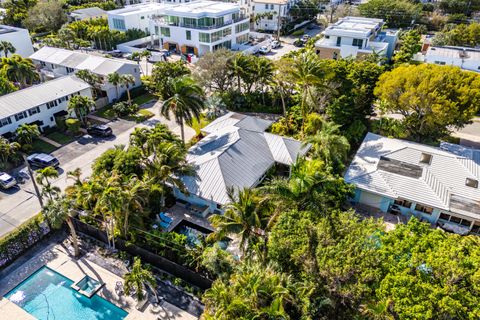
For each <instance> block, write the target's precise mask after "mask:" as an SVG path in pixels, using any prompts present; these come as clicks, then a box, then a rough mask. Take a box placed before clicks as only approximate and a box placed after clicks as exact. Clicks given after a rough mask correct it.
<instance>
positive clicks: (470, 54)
mask: <svg viewBox="0 0 480 320" xmlns="http://www.w3.org/2000/svg"><path fill="white" fill-rule="evenodd" d="M426 55H427V56H441V57H445V58H452V59H463V60H476V61H478V60H480V50H479V49H473V48H467V47H429V48H428V50H427V53H426Z"/></svg>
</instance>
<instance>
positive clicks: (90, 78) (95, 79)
mask: <svg viewBox="0 0 480 320" xmlns="http://www.w3.org/2000/svg"><path fill="white" fill-rule="evenodd" d="M75 75H76V76H77V77H78V78H80V79H82V80H83V81H85V82H86V83H88V84H89V85H90V86H92V88H93V99H96V98H97V97H98V96H99V91H100V83H101V82H102V81H101V79H100V77H99V76H98V75H96V74H95V73H93V72H91V71H90V70H86V69H84V70H78V71H77V72H76V73H75Z"/></svg>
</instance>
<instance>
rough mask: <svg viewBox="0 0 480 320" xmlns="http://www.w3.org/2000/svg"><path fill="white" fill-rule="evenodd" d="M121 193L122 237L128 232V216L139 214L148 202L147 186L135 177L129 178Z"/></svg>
mask: <svg viewBox="0 0 480 320" xmlns="http://www.w3.org/2000/svg"><path fill="white" fill-rule="evenodd" d="M122 189H123V192H122V199H123V202H124V204H123V206H122V210H121V214H122V215H121V217H120V218H121V219H123V232H122V233H123V235H124V236H127V234H128V230H129V222H130V216H132V215H133V214H135V213H136V214H140V213H141V212H143V210H144V207H145V205H146V203H147V201H148V190H149V187H148V185H147V184H146V183H145V182H144V181H142V180H139V179H138V178H137V177H136V176H130V177H129V178H128V182H127V183H124V185H123V188H122Z"/></svg>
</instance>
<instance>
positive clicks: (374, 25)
mask: <svg viewBox="0 0 480 320" xmlns="http://www.w3.org/2000/svg"><path fill="white" fill-rule="evenodd" d="M383 24H384V22H383V20H382V19H373V18H363V17H345V18H342V19H340V20H338V21H337V22H335V23H333V24H330V25H329V26H328V27H327V28H326V29H325V31H324V32H323V33H324V34H325V35H338V36H362V37H369V36H370V35H371V34H372V33H373V32H375V31H378V30H380V29H381V28H382V26H383Z"/></svg>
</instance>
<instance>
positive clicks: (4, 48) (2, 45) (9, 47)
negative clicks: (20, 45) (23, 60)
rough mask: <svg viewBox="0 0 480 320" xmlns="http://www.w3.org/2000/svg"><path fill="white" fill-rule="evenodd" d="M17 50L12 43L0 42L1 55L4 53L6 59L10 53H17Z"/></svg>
mask: <svg viewBox="0 0 480 320" xmlns="http://www.w3.org/2000/svg"><path fill="white" fill-rule="evenodd" d="M15 51H17V49H16V48H15V47H14V46H13V44H12V43H11V42H8V41H0V53H2V52H3V54H4V56H5V57H8V54H9V53H15Z"/></svg>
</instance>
